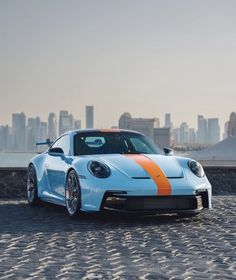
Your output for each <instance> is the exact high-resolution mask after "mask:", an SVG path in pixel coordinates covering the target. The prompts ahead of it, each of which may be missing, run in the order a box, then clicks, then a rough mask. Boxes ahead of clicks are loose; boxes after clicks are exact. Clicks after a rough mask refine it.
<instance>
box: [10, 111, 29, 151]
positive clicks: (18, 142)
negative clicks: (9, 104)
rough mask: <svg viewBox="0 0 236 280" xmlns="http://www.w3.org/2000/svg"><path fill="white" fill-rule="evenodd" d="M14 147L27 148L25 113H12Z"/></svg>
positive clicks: (23, 149) (17, 148) (20, 149)
mask: <svg viewBox="0 0 236 280" xmlns="http://www.w3.org/2000/svg"><path fill="white" fill-rule="evenodd" d="M12 133H13V149H14V150H16V151H25V149H26V116H25V114H24V113H20V114H12Z"/></svg>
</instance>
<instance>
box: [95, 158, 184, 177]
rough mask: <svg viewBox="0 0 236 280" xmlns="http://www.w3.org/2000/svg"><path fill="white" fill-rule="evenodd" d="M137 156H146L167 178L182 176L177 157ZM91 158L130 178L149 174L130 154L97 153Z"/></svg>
mask: <svg viewBox="0 0 236 280" xmlns="http://www.w3.org/2000/svg"><path fill="white" fill-rule="evenodd" d="M136 156H137V157H139V156H140V157H147V158H149V159H150V160H151V161H152V162H154V163H155V164H156V165H158V166H159V167H160V168H161V169H162V171H163V172H164V174H165V176H166V177H167V178H183V177H184V172H183V168H182V167H181V165H180V164H179V161H178V159H177V158H175V157H172V156H163V155H136ZM93 160H98V161H101V162H104V163H106V164H107V165H108V166H110V167H113V168H115V169H116V170H118V171H120V172H121V173H123V174H124V175H126V176H128V177H130V178H139V179H141V178H147V177H150V175H149V174H148V173H147V172H146V171H145V170H144V168H143V167H142V166H141V165H139V164H138V163H137V162H136V161H135V160H134V159H133V158H132V156H131V157H129V156H126V155H117V154H114V155H97V156H93Z"/></svg>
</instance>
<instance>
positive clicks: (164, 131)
mask: <svg viewBox="0 0 236 280" xmlns="http://www.w3.org/2000/svg"><path fill="white" fill-rule="evenodd" d="M154 142H155V144H156V145H157V146H158V147H159V148H160V149H163V148H165V147H170V128H168V127H161V128H154Z"/></svg>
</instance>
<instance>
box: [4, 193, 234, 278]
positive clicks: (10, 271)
mask: <svg viewBox="0 0 236 280" xmlns="http://www.w3.org/2000/svg"><path fill="white" fill-rule="evenodd" d="M213 203H214V210H213V211H206V212H204V213H202V214H200V216H198V217H194V218H185V219H179V218H176V217H174V216H158V217H155V216H154V217H133V216H131V217H125V216H117V215H116V216H106V217H104V216H102V217H101V216H97V215H84V216H83V217H81V218H80V219H71V218H69V217H68V216H67V215H66V214H65V211H64V208H61V207H57V206H52V205H43V206H40V207H37V208H31V207H29V206H28V205H27V203H26V201H24V200H23V201H22V200H21V201H19V200H18V201H10V200H0V236H1V239H0V279H128V280H129V279H221V280H222V279H236V230H235V223H236V219H235V218H236V196H218V197H214V198H213Z"/></svg>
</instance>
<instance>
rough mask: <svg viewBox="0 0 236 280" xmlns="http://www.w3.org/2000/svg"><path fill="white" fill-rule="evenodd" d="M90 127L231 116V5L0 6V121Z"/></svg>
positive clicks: (234, 91)
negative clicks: (70, 119)
mask: <svg viewBox="0 0 236 280" xmlns="http://www.w3.org/2000/svg"><path fill="white" fill-rule="evenodd" d="M87 104H88V105H90V104H93V105H94V106H95V118H96V121H95V125H96V126H97V127H104V128H105V127H110V126H111V125H116V124H117V121H118V119H119V117H120V115H121V114H122V113H123V112H125V111H128V112H130V113H131V114H132V116H134V117H137V116H139V117H159V118H160V120H161V124H162V125H163V117H164V113H165V112H170V113H171V114H172V119H173V120H174V124H175V125H179V124H180V123H181V122H182V121H187V122H188V123H189V125H191V126H194V127H195V126H196V123H197V114H198V113H201V114H203V115H205V117H215V116H218V117H219V118H220V119H221V123H223V122H224V121H226V120H227V119H228V116H229V113H230V112H231V111H236V1H235V0H232V1H230V0H222V1H218V0H211V1H210V0H192V1H191V0H93V1H92V0H84V1H81V0H74V1H73V0H70V1H68V0H64V1H60V0H44V1H43V0H38V1H36V0H34V1H33V0H27V1H26V0H16V1H11V0H0V123H7V122H10V121H11V113H12V112H21V111H24V112H25V113H26V114H27V115H28V116H37V115H39V116H41V117H42V119H43V120H46V118H47V116H48V113H49V112H55V113H58V111H59V110H60V109H66V110H69V111H70V112H72V113H73V114H74V116H75V117H76V118H78V119H81V120H82V122H83V125H84V124H85V122H84V117H85V108H84V107H85V105H87Z"/></svg>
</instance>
